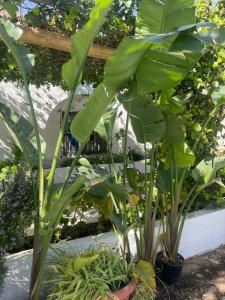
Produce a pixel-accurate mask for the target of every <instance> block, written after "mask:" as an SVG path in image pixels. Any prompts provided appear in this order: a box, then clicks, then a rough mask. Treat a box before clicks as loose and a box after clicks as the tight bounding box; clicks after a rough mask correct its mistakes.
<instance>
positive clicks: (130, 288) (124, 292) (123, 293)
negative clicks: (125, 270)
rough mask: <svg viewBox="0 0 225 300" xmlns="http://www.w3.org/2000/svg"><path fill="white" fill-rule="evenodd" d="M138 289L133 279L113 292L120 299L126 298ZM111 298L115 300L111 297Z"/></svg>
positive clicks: (110, 299) (124, 299)
mask: <svg viewBox="0 0 225 300" xmlns="http://www.w3.org/2000/svg"><path fill="white" fill-rule="evenodd" d="M135 289H136V282H135V281H134V280H133V279H132V280H131V281H130V282H129V283H128V284H127V285H126V286H125V287H124V288H122V289H121V290H119V291H116V292H114V293H113V295H114V296H116V297H117V298H118V299H119V300H126V299H128V297H129V296H130V295H131V294H132V293H133V292H134V290H135ZM109 300H115V299H114V298H112V297H109Z"/></svg>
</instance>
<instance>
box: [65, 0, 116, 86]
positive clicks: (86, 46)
mask: <svg viewBox="0 0 225 300" xmlns="http://www.w3.org/2000/svg"><path fill="white" fill-rule="evenodd" d="M111 4H112V0H96V3H95V6H94V7H93V9H92V10H91V12H90V18H89V21H88V22H87V23H86V25H85V26H84V27H83V28H82V29H81V30H79V31H78V32H76V33H75V34H74V35H73V36H72V38H71V59H70V60H69V61H68V62H66V63H65V64H64V65H63V68H62V75H63V79H64V81H65V82H66V84H67V86H68V88H69V89H73V88H74V83H75V82H77V80H78V79H79V76H80V72H81V70H82V68H83V65H84V62H85V60H86V57H87V55H88V52H89V50H90V48H91V45H92V43H93V41H94V39H95V37H96V35H97V34H98V32H99V30H100V28H101V26H102V25H103V23H104V22H105V20H106V15H107V13H108V11H109V9H110V7H111Z"/></svg>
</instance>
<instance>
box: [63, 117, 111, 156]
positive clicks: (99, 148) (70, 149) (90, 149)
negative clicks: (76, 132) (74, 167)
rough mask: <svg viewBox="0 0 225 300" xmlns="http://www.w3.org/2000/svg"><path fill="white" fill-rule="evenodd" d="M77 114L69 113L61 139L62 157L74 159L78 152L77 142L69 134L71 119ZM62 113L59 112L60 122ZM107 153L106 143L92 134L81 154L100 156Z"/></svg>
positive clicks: (95, 134)
mask: <svg viewBox="0 0 225 300" xmlns="http://www.w3.org/2000/svg"><path fill="white" fill-rule="evenodd" d="M76 114H77V112H70V113H69V118H68V124H67V127H66V130H65V134H64V138H63V149H62V156H63V157H74V156H75V155H76V153H77V151H78V150H79V142H78V141H76V139H75V138H74V137H73V135H72V134H71V132H70V124H71V122H72V120H73V118H74V117H75V116H76ZM63 116H64V112H61V120H62V119H63ZM106 152H107V143H106V142H105V141H104V140H103V139H101V137H100V136H99V135H98V134H97V133H96V132H93V133H92V135H91V136H90V140H89V141H88V142H87V144H86V146H85V148H84V150H83V152H82V153H83V154H86V155H91V154H100V153H101V154H102V153H106Z"/></svg>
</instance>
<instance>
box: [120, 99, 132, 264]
mask: <svg viewBox="0 0 225 300" xmlns="http://www.w3.org/2000/svg"><path fill="white" fill-rule="evenodd" d="M130 106H131V105H130ZM129 119H130V107H129V111H128V112H127V118H126V125H125V134H124V149H123V185H126V170H127V137H128V127H129ZM126 201H127V199H123V200H122V207H123V209H122V214H121V216H122V217H123V222H124V225H125V226H126V227H127V202H126ZM123 243H124V251H125V253H126V258H127V261H128V262H129V261H130V260H131V250H130V243H129V238H128V232H126V233H125V234H124V235H123Z"/></svg>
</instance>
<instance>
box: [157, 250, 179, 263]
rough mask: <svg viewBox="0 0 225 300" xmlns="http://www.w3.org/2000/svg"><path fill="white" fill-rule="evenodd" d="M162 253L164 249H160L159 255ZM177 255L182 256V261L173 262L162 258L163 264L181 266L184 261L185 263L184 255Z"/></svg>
mask: <svg viewBox="0 0 225 300" xmlns="http://www.w3.org/2000/svg"><path fill="white" fill-rule="evenodd" d="M161 253H162V251H159V252H158V253H157V256H158V257H160V254H161ZM177 256H178V257H180V259H181V261H180V263H178V262H175V263H173V262H171V261H170V260H168V261H164V260H162V259H161V262H162V263H163V264H165V265H168V266H171V267H180V266H182V265H183V263H184V257H183V256H182V255H181V254H180V253H177Z"/></svg>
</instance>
